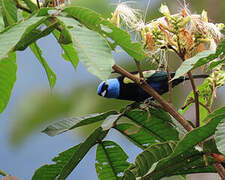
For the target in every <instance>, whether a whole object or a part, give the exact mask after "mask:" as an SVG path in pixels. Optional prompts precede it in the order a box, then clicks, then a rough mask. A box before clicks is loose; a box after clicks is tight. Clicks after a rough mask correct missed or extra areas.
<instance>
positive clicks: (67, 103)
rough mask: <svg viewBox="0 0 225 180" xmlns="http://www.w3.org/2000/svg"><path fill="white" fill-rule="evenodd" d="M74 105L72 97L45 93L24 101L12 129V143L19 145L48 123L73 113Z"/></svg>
mask: <svg viewBox="0 0 225 180" xmlns="http://www.w3.org/2000/svg"><path fill="white" fill-rule="evenodd" d="M73 104H74V99H71V97H68V98H67V97H65V96H60V95H58V94H52V93H51V94H50V93H49V92H45V91H40V92H36V93H35V94H34V95H33V97H30V98H29V99H24V101H23V104H22V106H21V105H20V106H19V107H18V108H17V112H16V114H15V116H14V117H15V118H16V121H15V122H14V123H13V126H12V129H11V134H10V136H11V142H12V143H13V144H15V145H18V144H20V143H22V142H23V141H24V140H25V139H26V138H28V137H29V136H30V135H31V133H33V132H36V131H39V130H40V129H42V128H43V126H44V125H46V123H47V122H49V121H51V120H55V119H56V118H62V117H65V116H66V115H67V114H68V113H69V112H71V109H72V108H73Z"/></svg>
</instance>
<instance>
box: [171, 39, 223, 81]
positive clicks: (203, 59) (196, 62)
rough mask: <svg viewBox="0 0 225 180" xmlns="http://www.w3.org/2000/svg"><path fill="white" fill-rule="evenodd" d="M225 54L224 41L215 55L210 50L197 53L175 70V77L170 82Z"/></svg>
mask: <svg viewBox="0 0 225 180" xmlns="http://www.w3.org/2000/svg"><path fill="white" fill-rule="evenodd" d="M222 53H225V41H222V42H221V43H220V44H219V45H218V47H217V49H216V53H214V52H213V51H211V50H207V51H203V52H200V53H198V54H197V55H196V56H194V57H192V58H190V59H187V60H185V61H184V62H183V63H182V64H181V66H180V67H179V68H178V69H177V71H176V74H175V76H174V77H173V79H172V80H174V79H177V78H179V77H181V76H183V75H185V74H187V73H188V72H189V71H190V70H192V69H195V68H198V67H200V66H202V65H204V64H207V63H209V62H210V61H212V60H214V59H216V58H217V57H218V56H219V55H220V54H222Z"/></svg>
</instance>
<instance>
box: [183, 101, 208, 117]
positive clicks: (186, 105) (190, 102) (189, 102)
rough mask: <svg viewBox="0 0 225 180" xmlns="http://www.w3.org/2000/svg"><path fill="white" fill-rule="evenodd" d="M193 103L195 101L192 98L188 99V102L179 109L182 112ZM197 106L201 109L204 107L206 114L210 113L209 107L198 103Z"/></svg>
mask: <svg viewBox="0 0 225 180" xmlns="http://www.w3.org/2000/svg"><path fill="white" fill-rule="evenodd" d="M194 102H195V100H194V99H193V98H190V100H189V101H188V102H187V103H186V104H185V105H184V106H182V107H181V109H182V110H184V109H185V108H186V107H188V106H189V105H190V104H192V103H194ZM199 104H200V105H201V106H202V107H204V108H205V109H206V110H207V111H208V113H211V112H212V111H211V109H210V108H209V107H207V106H206V105H205V104H203V103H202V102H200V101H199Z"/></svg>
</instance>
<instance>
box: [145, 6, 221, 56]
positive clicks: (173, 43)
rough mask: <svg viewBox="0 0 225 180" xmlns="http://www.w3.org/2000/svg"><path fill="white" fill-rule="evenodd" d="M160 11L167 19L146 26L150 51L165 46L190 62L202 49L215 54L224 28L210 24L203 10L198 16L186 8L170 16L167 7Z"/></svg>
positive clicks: (161, 8)
mask: <svg viewBox="0 0 225 180" xmlns="http://www.w3.org/2000/svg"><path fill="white" fill-rule="evenodd" d="M160 12H161V13H162V14H163V15H164V17H161V18H159V19H156V20H153V21H152V22H151V23H150V24H147V25H146V28H145V30H144V31H143V33H142V34H143V35H144V36H143V37H145V39H144V40H145V43H146V44H147V45H148V48H149V51H150V52H154V51H157V49H159V48H163V47H166V48H168V49H172V50H174V51H175V52H177V53H178V54H179V55H180V56H183V59H187V58H189V57H192V56H193V55H195V54H197V53H199V52H201V51H203V50H207V49H210V50H213V51H215V50H216V46H217V44H218V43H219V42H220V41H221V39H222V37H223V35H222V33H221V32H220V30H221V29H222V28H224V25H223V24H213V23H210V22H208V17H207V12H206V11H204V10H203V12H202V14H201V15H198V14H191V13H190V12H189V11H188V9H186V8H185V9H183V10H182V11H181V12H180V13H178V14H174V15H171V14H170V11H169V9H168V7H167V6H165V5H161V7H160Z"/></svg>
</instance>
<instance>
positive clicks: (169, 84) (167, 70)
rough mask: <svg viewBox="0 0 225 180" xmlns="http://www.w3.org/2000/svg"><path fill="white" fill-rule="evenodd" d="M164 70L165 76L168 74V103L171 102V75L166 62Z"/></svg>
mask: <svg viewBox="0 0 225 180" xmlns="http://www.w3.org/2000/svg"><path fill="white" fill-rule="evenodd" d="M166 72H167V76H168V89H169V92H168V93H169V100H168V101H169V103H172V88H173V86H172V81H171V76H170V70H169V65H168V62H167V66H166Z"/></svg>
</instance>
